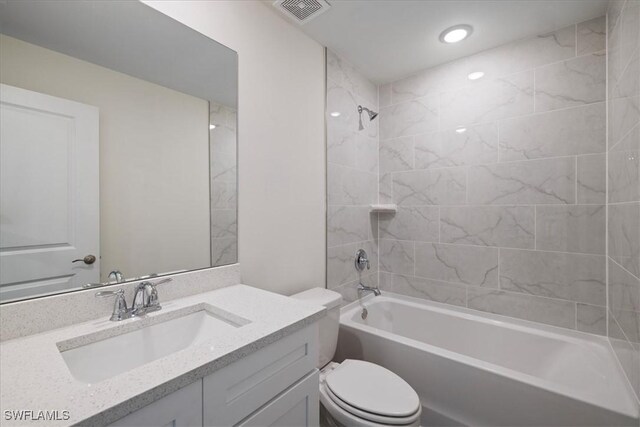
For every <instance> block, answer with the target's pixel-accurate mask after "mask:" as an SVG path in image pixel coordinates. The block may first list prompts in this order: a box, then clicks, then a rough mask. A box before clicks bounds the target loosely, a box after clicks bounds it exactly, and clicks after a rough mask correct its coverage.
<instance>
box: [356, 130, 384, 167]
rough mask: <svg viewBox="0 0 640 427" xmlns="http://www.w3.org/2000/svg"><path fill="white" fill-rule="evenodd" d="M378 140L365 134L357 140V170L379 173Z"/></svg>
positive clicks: (360, 134) (362, 133) (359, 134)
mask: <svg viewBox="0 0 640 427" xmlns="http://www.w3.org/2000/svg"><path fill="white" fill-rule="evenodd" d="M379 163H380V162H379V154H378V138H375V137H371V136H369V135H367V134H365V133H364V132H360V133H358V136H357V138H356V169H358V170H361V171H367V172H371V173H374V174H377V173H378V164H379Z"/></svg>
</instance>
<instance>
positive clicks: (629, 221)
mask: <svg viewBox="0 0 640 427" xmlns="http://www.w3.org/2000/svg"><path fill="white" fill-rule="evenodd" d="M608 208H609V236H608V237H609V257H611V258H612V259H613V260H615V261H616V262H617V263H618V264H620V265H621V266H623V267H624V268H626V269H627V270H628V271H629V272H631V273H633V274H634V275H635V276H636V277H640V203H638V202H635V203H621V204H610V205H609V206H608Z"/></svg>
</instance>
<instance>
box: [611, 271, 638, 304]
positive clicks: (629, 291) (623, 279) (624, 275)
mask: <svg viewBox="0 0 640 427" xmlns="http://www.w3.org/2000/svg"><path fill="white" fill-rule="evenodd" d="M608 292H609V309H610V310H612V311H613V312H617V311H618V310H626V311H637V312H640V279H639V278H637V277H634V276H633V275H632V274H631V273H629V272H628V271H627V270H625V269H624V268H622V267H621V266H620V265H619V264H618V263H617V262H615V261H613V260H611V259H609V288H608Z"/></svg>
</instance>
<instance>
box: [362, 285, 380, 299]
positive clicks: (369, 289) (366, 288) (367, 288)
mask: <svg viewBox="0 0 640 427" xmlns="http://www.w3.org/2000/svg"><path fill="white" fill-rule="evenodd" d="M358 292H373V295H375V296H379V295H381V292H380V289H378V288H373V287H371V286H365V285H363V284H362V283H358Z"/></svg>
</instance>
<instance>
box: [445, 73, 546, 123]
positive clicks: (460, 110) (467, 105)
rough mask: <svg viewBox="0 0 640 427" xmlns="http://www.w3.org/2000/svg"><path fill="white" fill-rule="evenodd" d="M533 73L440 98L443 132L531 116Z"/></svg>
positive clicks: (450, 93)
mask: <svg viewBox="0 0 640 427" xmlns="http://www.w3.org/2000/svg"><path fill="white" fill-rule="evenodd" d="M533 107H534V104H533V71H524V72H521V73H517V74H512V75H509V76H506V77H501V78H497V79H494V80H489V81H486V82H483V83H479V84H478V85H475V86H471V87H468V88H464V89H459V90H455V91H451V92H444V93H442V94H441V95H440V126H441V128H442V129H448V128H455V127H457V126H466V125H470V124H474V123H486V122H491V121H494V120H500V119H505V118H508V117H514V116H519V115H523V114H528V113H532V112H533Z"/></svg>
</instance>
